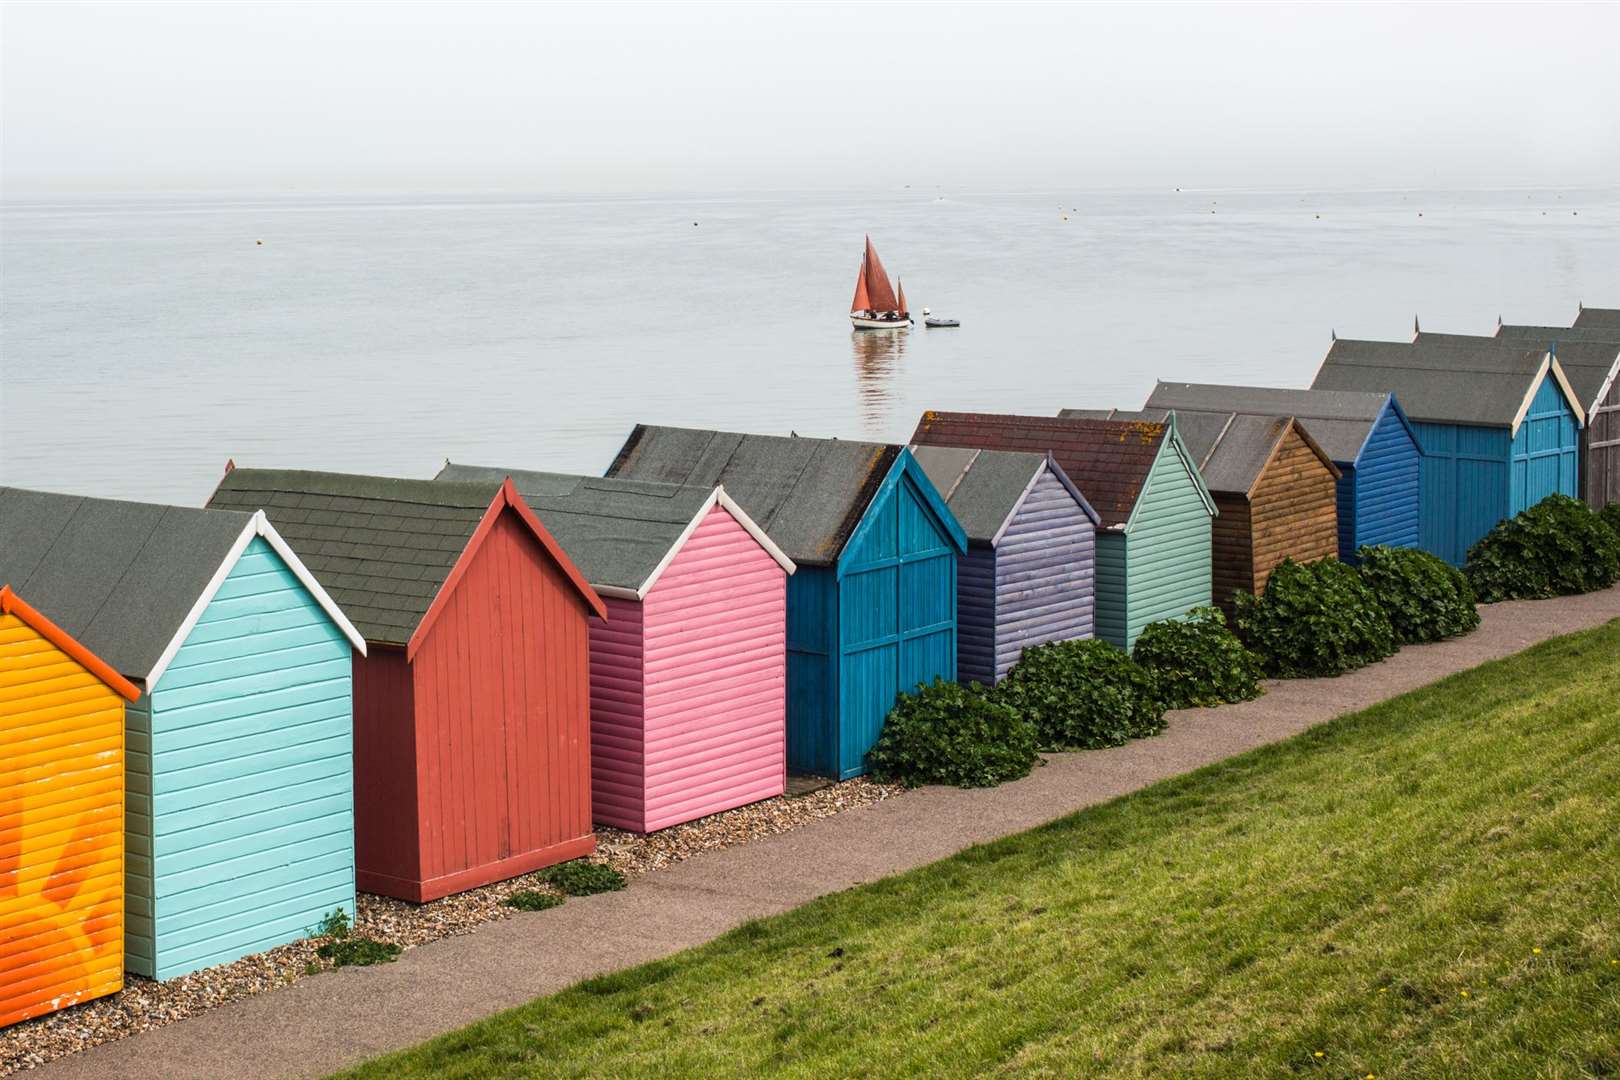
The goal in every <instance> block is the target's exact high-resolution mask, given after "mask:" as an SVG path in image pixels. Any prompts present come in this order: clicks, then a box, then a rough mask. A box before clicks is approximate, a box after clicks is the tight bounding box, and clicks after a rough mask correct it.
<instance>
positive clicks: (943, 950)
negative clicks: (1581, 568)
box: [345, 622, 1620, 1080]
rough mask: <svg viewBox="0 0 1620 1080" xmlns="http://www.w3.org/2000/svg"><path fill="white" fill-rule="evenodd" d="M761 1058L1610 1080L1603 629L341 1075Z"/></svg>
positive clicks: (1611, 941)
mask: <svg viewBox="0 0 1620 1080" xmlns="http://www.w3.org/2000/svg"><path fill="white" fill-rule="evenodd" d="M633 887H634V886H633V885H632V888H633ZM767 1070H769V1071H780V1072H785V1073H787V1074H789V1075H799V1076H818V1077H824V1076H847V1075H858V1074H859V1075H919V1076H920V1075H933V1074H956V1075H961V1074H977V1073H984V1072H1001V1073H1019V1074H1029V1075H1036V1076H1063V1077H1072V1076H1092V1075H1098V1074H1110V1075H1123V1076H1136V1075H1163V1076H1221V1077H1234V1076H1271V1075H1280V1074H1287V1073H1302V1074H1306V1075H1321V1076H1333V1077H1366V1076H1368V1075H1369V1074H1371V1075H1374V1076H1377V1077H1395V1076H1401V1077H1409V1076H1425V1077H1456V1076H1482V1075H1483V1076H1511V1077H1542V1076H1546V1077H1552V1076H1569V1077H1577V1076H1607V1075H1620V622H1616V623H1611V624H1609V625H1608V626H1606V627H1602V628H1599V629H1597V630H1594V631H1590V632H1587V633H1583V634H1577V635H1574V636H1571V637H1568V638H1562V639H1558V640H1555V641H1551V642H1548V643H1546V644H1544V645H1541V646H1538V647H1536V648H1534V649H1531V650H1530V651H1528V652H1526V653H1523V654H1520V655H1518V656H1516V657H1512V658H1510V659H1508V660H1505V661H1501V662H1498V663H1494V664H1489V665H1487V666H1485V667H1482V668H1479V669H1476V670H1474V671H1470V672H1465V673H1463V674H1461V675H1458V676H1454V677H1452V678H1449V679H1447V680H1445V681H1444V682H1442V683H1439V684H1437V685H1435V686H1433V687H1429V688H1427V689H1425V690H1421V691H1418V692H1416V693H1413V694H1409V695H1407V696H1405V697H1402V698H1398V699H1396V700H1394V701H1391V702H1388V703H1386V704H1384V705H1381V706H1378V707H1375V708H1373V709H1369V710H1367V711H1366V712H1362V713H1358V714H1356V715H1354V716H1350V717H1346V718H1344V719H1342V720H1339V721H1335V722H1333V723H1331V724H1326V725H1323V726H1321V727H1318V728H1316V729H1313V730H1312V731H1309V732H1307V733H1305V734H1304V735H1301V736H1299V737H1297V738H1294V739H1291V740H1289V741H1288V742H1286V743H1281V744H1278V745H1275V746H1272V747H1268V748H1265V749H1262V750H1258V751H1255V752H1253V753H1248V754H1245V755H1243V756H1241V757H1237V758H1234V759H1231V760H1229V761H1227V762H1224V763H1221V764H1219V765H1215V766H1211V767H1209V768H1206V769H1203V770H1201V771H1199V772H1197V773H1193V774H1191V775H1189V776H1186V777H1182V778H1179V779H1175V780H1171V781H1166V782H1164V783H1160V784H1157V785H1155V786H1153V787H1151V788H1148V789H1146V790H1144V791H1142V792H1139V793H1137V794H1135V795H1131V796H1129V797H1126V798H1123V799H1119V800H1117V801H1115V802H1112V803H1109V804H1107V805H1104V806H1099V807H1095V808H1093V809H1090V810H1086V811H1083V812H1081V813H1078V814H1075V815H1073V816H1071V817H1067V818H1064V819H1062V820H1060V821H1058V822H1055V823H1053V824H1052V825H1049V826H1047V827H1044V828H1040V829H1036V830H1034V831H1032V832H1028V833H1023V834H1021V835H1018V836H1014V837H1010V838H1008V839H1006V840H1003V841H999V842H997V843H993V844H988V845H984V846H981V847H976V848H973V849H971V850H969V851H966V852H964V853H962V854H961V855H959V856H957V857H955V858H951V859H947V860H945V861H943V862H939V863H935V864H933V865H931V866H928V867H924V868H922V869H920V870H917V871H914V872H912V873H908V874H904V875H901V876H899V877H895V878H890V879H886V880H884V881H879V882H875V883H873V884H870V885H865V886H862V887H860V888H856V889H851V890H849V891H847V892H843V893H839V894H836V895H833V896H829V897H825V898H823V899H821V900H818V901H816V902H814V903H812V904H809V905H807V906H805V907H803V908H800V909H798V910H796V911H793V912H790V913H788V914H787V915H783V916H779V917H775V918H770V919H764V920H760V921H757V922H753V923H750V924H748V925H745V926H743V927H741V928H739V929H738V930H736V931H734V932H732V933H730V934H727V935H726V936H724V937H722V938H720V939H719V940H717V941H715V942H712V943H710V944H709V945H706V946H704V947H701V948H698V949H694V950H691V951H689V952H685V953H682V954H680V955H678V956H675V957H673V958H671V959H669V960H667V961H661V962H658V963H654V964H649V965H646V966H643V967H639V968H635V969H633V970H630V971H626V972H623V973H621V974H618V975H612V976H607V977H604V978H599V979H595V980H592V981H590V982H587V983H583V984H581V985H579V986H577V987H574V988H572V989H570V990H567V991H565V992H563V993H560V994H556V995H554V996H551V997H547V998H541V999H539V1000H537V1001H534V1002H531V1003H530V1004H528V1005H525V1006H523V1007H521V1008H518V1009H514V1010H512V1011H510V1012H507V1013H504V1014H501V1015H499V1016H495V1017H492V1018H490V1019H488V1020H486V1021H483V1022H481V1023H478V1024H474V1025H472V1026H471V1027H468V1028H465V1029H463V1030H461V1031H458V1032H454V1033H452V1034H449V1035H446V1036H444V1037H441V1038H439V1039H436V1040H434V1041H432V1042H429V1043H427V1044H425V1045H423V1046H421V1047H418V1048H416V1049H414V1050H410V1051H406V1052H403V1053H400V1054H396V1055H393V1056H390V1057H387V1058H383V1059H379V1060H377V1061H374V1062H371V1063H368V1064H366V1065H364V1066H362V1067H360V1068H358V1069H356V1070H353V1071H352V1072H350V1073H347V1074H345V1075H346V1076H353V1077H377V1078H388V1080H400V1078H407V1077H513V1076H583V1075H598V1076H614V1077H623V1076H656V1077H660V1078H668V1077H684V1076H701V1077H704V1078H705V1080H709V1078H714V1077H723V1076H755V1075H759V1074H761V1073H763V1072H765V1071H767Z"/></svg>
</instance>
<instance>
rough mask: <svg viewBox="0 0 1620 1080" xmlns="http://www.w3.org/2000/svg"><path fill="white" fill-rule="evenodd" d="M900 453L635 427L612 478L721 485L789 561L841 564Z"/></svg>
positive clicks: (879, 447) (882, 446) (862, 445)
mask: <svg viewBox="0 0 1620 1080" xmlns="http://www.w3.org/2000/svg"><path fill="white" fill-rule="evenodd" d="M899 454H900V447H898V446H894V445H891V444H886V443H867V442H848V441H845V440H843V439H806V438H788V437H782V436H777V435H745V434H741V433H738V432H733V431H707V430H699V429H694V428H676V427H656V426H650V425H646V424H638V425H636V429H635V430H634V431H632V432H631V433H630V438H629V439H628V440H626V442H625V444H624V447H623V448H622V449H621V450H620V451H619V455H618V457H617V458H616V459H615V460H614V462H613V464H612V465H611V466H610V467H609V468H608V475H609V476H612V477H618V478H621V479H626V480H650V481H653V482H655V483H662V484H685V485H697V486H702V487H710V488H712V487H714V486H715V485H722V486H724V487H725V489H726V492H727V494H729V495H730V496H731V497H732V498H733V499H735V500H736V501H737V504H738V505H739V506H741V507H742V508H743V510H744V511H745V512H746V513H747V514H748V516H749V517H751V518H753V519H754V521H755V522H756V523H757V524H758V525H759V527H760V528H762V529H764V530H765V532H766V533H767V534H768V535H769V536H770V538H771V539H772V540H773V541H775V542H776V545H777V546H778V547H780V548H781V549H782V550H783V552H785V553H786V554H787V557H788V558H790V559H792V560H793V561H794V562H795V563H798V564H800V565H801V566H802V565H811V566H818V565H819V566H826V565H830V564H832V563H834V562H836V561H837V559H838V556H839V553H840V552H842V551H843V549H844V544H845V542H846V541H848V539H849V537H850V534H851V533H853V532H854V530H855V526H856V525H857V524H859V523H860V520H861V516H862V515H863V514H865V513H866V507H867V505H868V504H869V503H870V502H871V501H872V497H873V496H874V495H875V494H877V490H878V488H879V487H880V486H881V485H882V483H883V478H884V477H885V476H887V475H888V472H889V468H890V467H891V466H892V465H893V464H894V461H895V459H896V458H897V457H899Z"/></svg>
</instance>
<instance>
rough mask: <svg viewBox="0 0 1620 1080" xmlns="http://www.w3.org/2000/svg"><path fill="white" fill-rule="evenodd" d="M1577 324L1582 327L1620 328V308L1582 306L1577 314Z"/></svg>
mask: <svg viewBox="0 0 1620 1080" xmlns="http://www.w3.org/2000/svg"><path fill="white" fill-rule="evenodd" d="M1575 325H1576V326H1577V327H1579V328H1581V329H1586V328H1588V327H1593V328H1597V327H1601V328H1605V329H1620V308H1596V307H1582V308H1581V310H1580V311H1579V312H1577V313H1576V315H1575Z"/></svg>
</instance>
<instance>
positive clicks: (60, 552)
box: [0, 488, 365, 979]
mask: <svg viewBox="0 0 1620 1080" xmlns="http://www.w3.org/2000/svg"><path fill="white" fill-rule="evenodd" d="M0 580H3V581H9V582H11V583H13V584H15V585H16V586H17V587H18V589H19V591H21V590H23V589H26V590H27V592H28V594H29V596H30V597H33V598H37V600H38V603H39V604H40V605H42V606H46V607H48V609H49V610H50V612H51V617H52V619H53V620H54V621H55V622H56V623H57V625H59V626H60V627H62V629H63V630H65V631H66V632H67V633H69V634H71V635H72V636H73V637H74V638H76V639H77V640H78V641H80V642H81V643H83V644H84V645H85V647H86V648H89V649H92V650H93V651H94V652H95V653H96V655H98V656H100V657H101V658H103V659H104V660H105V661H106V662H107V664H108V666H109V667H111V668H113V669H114V670H115V671H117V672H119V673H120V674H121V675H123V676H124V677H125V678H126V679H128V680H129V681H130V682H131V683H134V684H135V686H136V687H137V688H139V689H140V690H141V696H140V698H139V700H137V701H135V702H134V703H132V704H130V705H128V706H127V707H126V709H125V712H124V724H125V741H126V747H127V751H126V767H125V774H126V782H127V792H128V793H127V801H126V804H125V822H124V843H125V846H126V861H125V876H126V892H125V955H124V966H125V967H126V968H127V969H128V970H130V971H133V972H135V973H136V974H139V975H146V976H149V977H151V978H155V979H168V978H173V977H175V976H178V975H184V974H187V973H189V972H192V971H196V970H198V969H199V968H205V967H211V966H213V965H215V964H224V963H229V962H230V961H232V960H236V959H238V958H240V957H242V956H245V955H247V954H249V953H255V952H260V951H262V950H264V949H268V948H272V947H273V946H276V945H282V944H285V943H287V942H289V941H296V940H297V939H299V938H302V937H305V936H307V935H308V933H309V931H310V929H311V928H312V927H314V926H315V925H316V924H317V923H318V922H320V920H321V917H322V916H323V915H325V914H327V913H328V912H331V911H332V910H334V909H338V908H341V909H342V910H343V911H345V912H346V913H348V914H350V915H351V916H352V915H353V913H354V780H353V767H352V757H351V752H350V750H351V742H352V734H353V717H352V713H351V709H350V700H351V699H350V687H351V680H352V669H353V663H354V652H355V651H359V652H360V653H362V654H363V653H364V652H365V641H364V640H363V639H362V638H361V637H360V634H359V633H358V632H357V631H356V630H355V628H354V627H353V626H352V625H351V624H350V623H349V620H348V619H346V618H345V617H344V615H343V613H342V612H341V611H339V610H338V608H337V605H335V604H334V603H333V602H332V600H331V598H330V597H329V596H327V594H326V592H325V591H324V590H323V589H322V588H321V586H320V585H319V584H318V583H317V582H316V581H315V579H314V577H312V576H311V575H310V572H309V570H308V569H307V568H305V566H304V564H303V563H302V562H300V561H299V559H298V557H297V556H296V555H294V554H293V553H292V550H291V549H290V548H288V547H287V545H286V543H285V541H283V540H282V539H281V537H280V535H279V534H278V533H277V532H276V531H275V529H274V528H273V527H271V525H270V523H269V521H268V520H267V519H266V518H265V515H264V513H263V512H262V511H260V512H257V513H235V512H230V511H223V510H192V509H185V508H181V507H174V506H155V505H152V504H149V503H135V502H119V501H114V500H111V499H88V498H81V497H79V496H76V495H58V494H51V493H47V492H40V491H24V490H21V489H18V488H0Z"/></svg>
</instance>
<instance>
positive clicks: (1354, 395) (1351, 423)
mask: <svg viewBox="0 0 1620 1080" xmlns="http://www.w3.org/2000/svg"><path fill="white" fill-rule="evenodd" d="M1391 397H1392V395H1390V394H1389V393H1387V392H1384V391H1374V392H1366V391H1356V390H1292V389H1283V388H1281V387H1271V386H1219V385H1215V384H1212V383H1184V382H1163V381H1161V382H1159V384H1158V385H1157V386H1155V387H1154V388H1153V393H1152V394H1151V395H1149V397H1148V400H1147V405H1146V408H1148V409H1174V410H1176V413H1177V417H1178V419H1179V418H1180V417H1181V416H1182V410H1200V411H1208V412H1228V413H1245V414H1249V415H1255V416H1292V417H1295V418H1297V419H1299V420H1302V421H1304V423H1305V427H1306V429H1307V430H1308V431H1310V433H1311V436H1312V438H1314V439H1315V440H1316V441H1317V443H1318V444H1319V445H1320V446H1321V447H1322V449H1323V450H1325V451H1326V452H1327V455H1328V456H1329V457H1330V458H1332V459H1333V460H1334V461H1336V462H1340V461H1342V462H1345V463H1347V464H1348V463H1352V462H1354V461H1355V460H1356V458H1357V457H1359V456H1360V454H1361V448H1362V447H1363V446H1365V445H1366V442H1367V439H1368V438H1369V437H1370V436H1371V435H1372V431H1373V428H1374V427H1375V426H1376V425H1377V423H1378V420H1379V417H1381V416H1382V415H1383V413H1384V409H1385V408H1386V407H1390V401H1391ZM1181 432H1182V438H1184V439H1186V440H1187V442H1188V445H1189V446H1190V445H1192V439H1191V437H1190V436H1189V435H1188V432H1187V428H1186V426H1185V425H1183V427H1182V429H1181Z"/></svg>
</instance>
